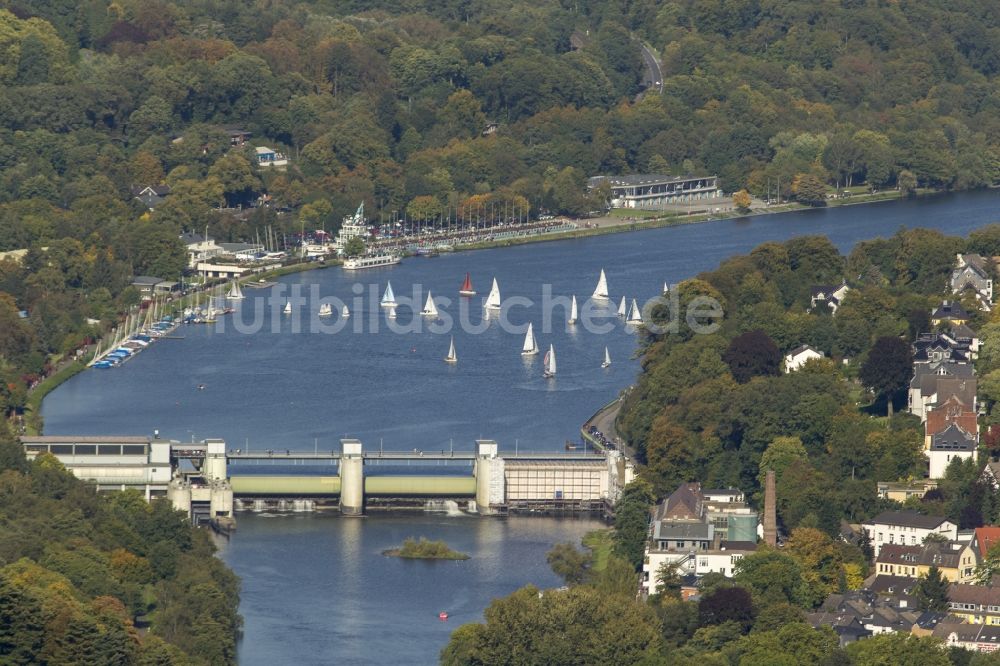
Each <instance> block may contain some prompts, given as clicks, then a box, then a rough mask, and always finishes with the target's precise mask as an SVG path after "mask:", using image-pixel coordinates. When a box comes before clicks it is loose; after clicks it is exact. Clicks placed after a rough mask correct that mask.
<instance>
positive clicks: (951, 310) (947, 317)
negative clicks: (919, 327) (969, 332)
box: [931, 300, 972, 326]
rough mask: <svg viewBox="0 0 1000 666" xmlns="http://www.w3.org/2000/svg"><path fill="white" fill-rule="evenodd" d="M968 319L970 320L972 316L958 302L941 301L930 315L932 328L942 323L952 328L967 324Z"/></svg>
mask: <svg viewBox="0 0 1000 666" xmlns="http://www.w3.org/2000/svg"><path fill="white" fill-rule="evenodd" d="M970 319H972V315H971V314H969V312H968V310H966V309H965V308H964V307H962V304H961V303H959V302H958V301H948V300H946V301H943V302H942V303H941V305H939V306H938V307H937V308H935V309H934V312H932V313H931V325H932V326H940V325H941V324H943V323H948V324H950V325H952V326H957V325H961V324H968V323H969V320H970Z"/></svg>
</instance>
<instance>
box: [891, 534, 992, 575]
mask: <svg viewBox="0 0 1000 666" xmlns="http://www.w3.org/2000/svg"><path fill="white" fill-rule="evenodd" d="M963 561H964V562H965V564H964V565H963ZM974 561H975V554H974V553H973V552H972V549H971V548H970V547H969V544H965V543H958V542H954V541H950V542H947V543H938V542H928V543H925V544H919V545H915V546H903V545H900V544H884V545H883V546H882V548H881V549H880V550H879V554H878V556H876V558H875V574H876V575H878V576H908V577H910V578H919V577H921V576H925V575H927V572H928V571H930V568H931V567H932V566H936V567H937V568H938V571H940V572H941V577H942V578H944V579H945V580H948V581H950V582H953V583H966V582H971V580H972V569H974V568H975V567H974V565H972V564H970V563H972V562H974Z"/></svg>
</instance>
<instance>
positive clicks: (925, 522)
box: [869, 511, 948, 530]
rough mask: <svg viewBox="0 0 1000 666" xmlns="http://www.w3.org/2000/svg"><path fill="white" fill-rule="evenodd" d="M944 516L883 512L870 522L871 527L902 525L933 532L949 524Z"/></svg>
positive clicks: (908, 512) (911, 512)
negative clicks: (946, 523)
mask: <svg viewBox="0 0 1000 666" xmlns="http://www.w3.org/2000/svg"><path fill="white" fill-rule="evenodd" d="M947 521H948V519H947V518H945V517H944V516H925V515H924V514H922V513H917V512H916V511H883V512H882V513H880V514H878V515H877V516H875V517H874V518H872V519H871V520H870V521H869V524H871V525H901V526H903V527H915V528H917V529H923V530H933V529H936V528H938V527H940V526H941V524H942V523H945V522H947Z"/></svg>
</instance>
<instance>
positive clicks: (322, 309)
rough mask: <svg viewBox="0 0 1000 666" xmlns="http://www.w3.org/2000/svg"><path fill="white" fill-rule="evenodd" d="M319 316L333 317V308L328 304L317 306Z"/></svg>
mask: <svg viewBox="0 0 1000 666" xmlns="http://www.w3.org/2000/svg"><path fill="white" fill-rule="evenodd" d="M319 316H320V317H330V316H333V307H331V306H330V304H329V303H324V304H323V305H321V306H319Z"/></svg>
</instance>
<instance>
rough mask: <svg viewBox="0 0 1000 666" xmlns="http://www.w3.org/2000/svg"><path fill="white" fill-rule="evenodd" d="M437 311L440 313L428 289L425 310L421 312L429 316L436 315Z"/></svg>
mask: <svg viewBox="0 0 1000 666" xmlns="http://www.w3.org/2000/svg"><path fill="white" fill-rule="evenodd" d="M437 313H438V309H437V306H436V305H434V297H433V296H431V292H430V291H428V292H427V302H426V303H424V309H423V311H422V312H421V313H420V314H422V315H425V316H427V317H436V316H437Z"/></svg>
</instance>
